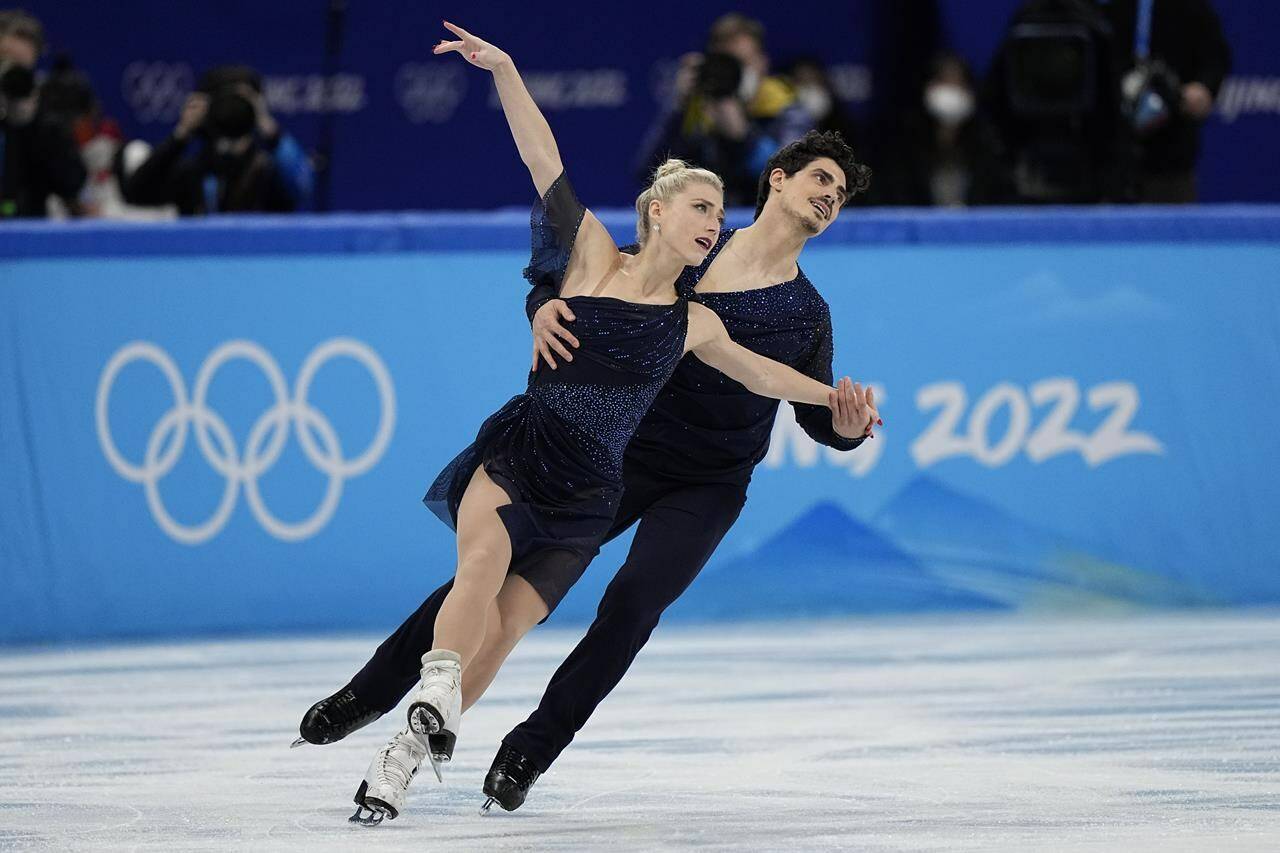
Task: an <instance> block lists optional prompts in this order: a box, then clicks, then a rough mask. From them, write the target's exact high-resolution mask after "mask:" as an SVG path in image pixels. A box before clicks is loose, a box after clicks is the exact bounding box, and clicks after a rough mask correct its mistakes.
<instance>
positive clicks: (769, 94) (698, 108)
mask: <svg viewBox="0 0 1280 853" xmlns="http://www.w3.org/2000/svg"><path fill="white" fill-rule="evenodd" d="M813 124H814V122H813V119H812V118H811V117H810V116H809V113H808V112H807V111H806V110H805V109H804V108H803V107H802V106H801V105H800V104H799V103H797V102H796V97H795V92H794V91H793V90H792V88H791V86H790V85H789V84H788V83H787V82H786V81H785V80H783V79H782V78H780V77H773V76H770V75H769V56H768V54H767V53H766V52H765V49H764V27H763V26H762V25H761V24H760V23H759V22H758V21H754V20H752V19H750V18H747V17H744V16H742V15H738V14H728V15H724V16H722V17H721V18H720V19H719V20H717V21H716V22H715V24H713V25H712V27H711V33H710V36H709V38H708V41H707V53H706V54H696V53H694V54H686V55H685V56H684V57H683V58H682V59H681V67H680V71H679V73H678V74H677V77H676V86H675V98H674V99H673V100H672V102H671V103H670V105H669V106H668V108H667V110H666V111H664V113H663V114H662V115H660V116H659V118H658V120H657V122H656V123H655V125H654V127H653V128H652V129H651V130H650V132H649V134H648V136H647V141H646V144H645V145H643V146H642V149H641V156H640V162H639V166H640V169H639V172H640V175H641V176H642V177H647V176H648V175H649V174H650V173H651V172H652V170H653V168H654V167H655V166H656V165H657V164H658V163H659V162H661V161H662V160H665V159H666V158H667V157H668V156H671V157H679V158H682V159H685V160H689V161H691V162H694V163H697V164H698V165H699V166H702V167H704V168H707V169H710V170H712V171H714V172H715V173H717V174H718V175H720V177H721V178H723V179H724V183H725V203H726V204H737V205H750V204H754V203H755V197H756V179H757V177H758V175H759V173H760V171H761V170H762V169H763V168H764V164H765V163H766V162H767V161H768V159H769V158H770V157H771V156H772V155H773V153H774V152H775V151H777V150H778V149H779V148H780V147H782V146H783V145H785V144H787V143H789V142H792V141H794V140H796V139H799V138H800V137H801V136H803V135H804V133H805V132H806V131H808V130H811V129H812V128H813Z"/></svg>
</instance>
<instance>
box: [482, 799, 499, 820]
mask: <svg viewBox="0 0 1280 853" xmlns="http://www.w3.org/2000/svg"><path fill="white" fill-rule="evenodd" d="M496 802H497V800H495V799H494V798H493V797H489V798H488V799H487V800H485V801H484V805H483V806H481V807H480V817H484V816H485V815H487V814H488V813H489V807H490V806H492V805H493V804H494V803H496Z"/></svg>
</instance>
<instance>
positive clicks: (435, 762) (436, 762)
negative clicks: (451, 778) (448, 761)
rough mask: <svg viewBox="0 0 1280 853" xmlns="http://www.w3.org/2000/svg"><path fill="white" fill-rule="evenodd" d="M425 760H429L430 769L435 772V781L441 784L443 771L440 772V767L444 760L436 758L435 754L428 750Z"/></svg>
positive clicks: (442, 782)
mask: <svg viewBox="0 0 1280 853" xmlns="http://www.w3.org/2000/svg"><path fill="white" fill-rule="evenodd" d="M427 760H428V761H430V762H431V769H432V770H434V771H435V772H436V781H437V782H439V783H440V784H442V785H443V784H444V773H442V772H441V769H440V768H442V767H443V766H444V762H443V761H441V760H440V759H439V758H437V757H436V754H435V753H434V752H431V751H430V750H428V751H427Z"/></svg>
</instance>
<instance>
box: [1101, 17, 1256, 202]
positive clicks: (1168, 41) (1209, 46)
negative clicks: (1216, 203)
mask: <svg viewBox="0 0 1280 853" xmlns="http://www.w3.org/2000/svg"><path fill="white" fill-rule="evenodd" d="M1100 5H1101V6H1102V9H1103V12H1104V13H1105V14H1106V15H1107V17H1108V19H1109V20H1110V21H1111V25H1112V27H1113V28H1114V29H1115V33H1116V39H1117V41H1118V42H1119V43H1120V44H1122V45H1124V46H1126V47H1127V46H1130V45H1132V47H1133V54H1132V61H1131V62H1130V63H1129V64H1128V65H1130V66H1132V67H1130V68H1129V70H1128V72H1127V73H1126V74H1125V76H1124V78H1123V83H1122V92H1123V96H1124V114H1125V117H1126V118H1127V119H1128V122H1129V125H1130V128H1131V130H1132V132H1133V134H1134V135H1135V137H1136V145H1137V149H1138V151H1137V154H1138V157H1137V161H1138V163H1137V181H1138V186H1137V193H1138V198H1139V199H1140V200H1141V201H1145V202H1153V203H1164V204H1177V203H1187V202H1193V201H1195V200H1196V175H1195V169H1196V158H1197V156H1198V154H1199V150H1200V126H1201V125H1202V124H1203V123H1204V121H1205V119H1207V118H1208V117H1209V114H1210V113H1211V112H1212V111H1213V102H1214V99H1215V98H1216V97H1217V94H1218V89H1219V88H1220V87H1221V86H1222V80H1223V78H1224V77H1226V75H1227V71H1228V70H1229V69H1230V66H1231V50H1230V48H1229V47H1228V46H1227V42H1226V39H1225V38H1224V37H1223V34H1222V24H1221V22H1220V21H1219V20H1218V15H1217V13H1216V12H1214V10H1213V7H1212V6H1210V5H1209V2H1208V0H1159V2H1152V0H1107V2H1102V3H1101V4H1100Z"/></svg>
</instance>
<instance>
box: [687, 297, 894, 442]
mask: <svg viewBox="0 0 1280 853" xmlns="http://www.w3.org/2000/svg"><path fill="white" fill-rule="evenodd" d="M685 347H686V349H687V350H688V351H690V352H692V353H693V354H694V355H696V356H697V357H698V358H699V359H700V360H702V361H704V362H706V363H707V364H708V365H710V366H711V367H714V368H715V369H716V370H719V371H720V372H721V373H723V374H724V375H725V376H728V377H729V378H731V379H736V380H737V381H739V382H741V383H742V384H743V385H744V386H746V389H747V390H748V391H750V392H752V393H753V394H759V395H760V396H762V397H772V398H774V399H776V400H791V401H792V402H796V403H809V404H810V405H814V406H827V407H829V408H831V409H832V411H833V412H836V413H837V414H839V413H840V412H839V411H838V410H840V409H842V408H843V407H844V406H845V405H846V403H847V400H846V397H847V395H846V394H845V393H844V391H845V389H844V385H845V384H847V383H846V380H841V387H840V388H833V387H831V386H830V385H827V384H826V383H824V382H819V381H817V380H816V379H810V378H809V377H808V376H805V375H804V374H803V373H801V372H800V371H798V370H793V369H791V368H790V367H787V366H786V365H785V364H781V363H779V362H776V361H774V360H772V359H769V358H765V357H764V356H762V355H759V354H757V353H754V352H752V351H751V350H749V349H747V348H746V347H744V346H742V345H740V344H736V343H734V342H733V339H731V338H730V337H729V333H728V332H727V331H725V328H724V323H722V322H721V321H720V318H719V317H717V316H716V314H715V312H714V311H712V310H711V309H710V308H707V307H706V306H705V305H699V304H698V303H696V302H694V303H690V305H689V334H688V337H687V339H686V343H685ZM848 416H849V419H850V420H855V421H856V423H857V424H858V425H859V427H860V428H861V429H863V430H864V431H865V432H867V433H869V432H870V431H871V427H872V425H873V424H874V423H875V422H876V419H877V418H878V417H879V414H878V413H877V412H876V409H875V403H874V398H870V397H868V398H865V399H864V400H863V402H862V403H861V404H860V405H858V406H857V410H856V411H853V412H849V413H848ZM864 425H865V426H864Z"/></svg>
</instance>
